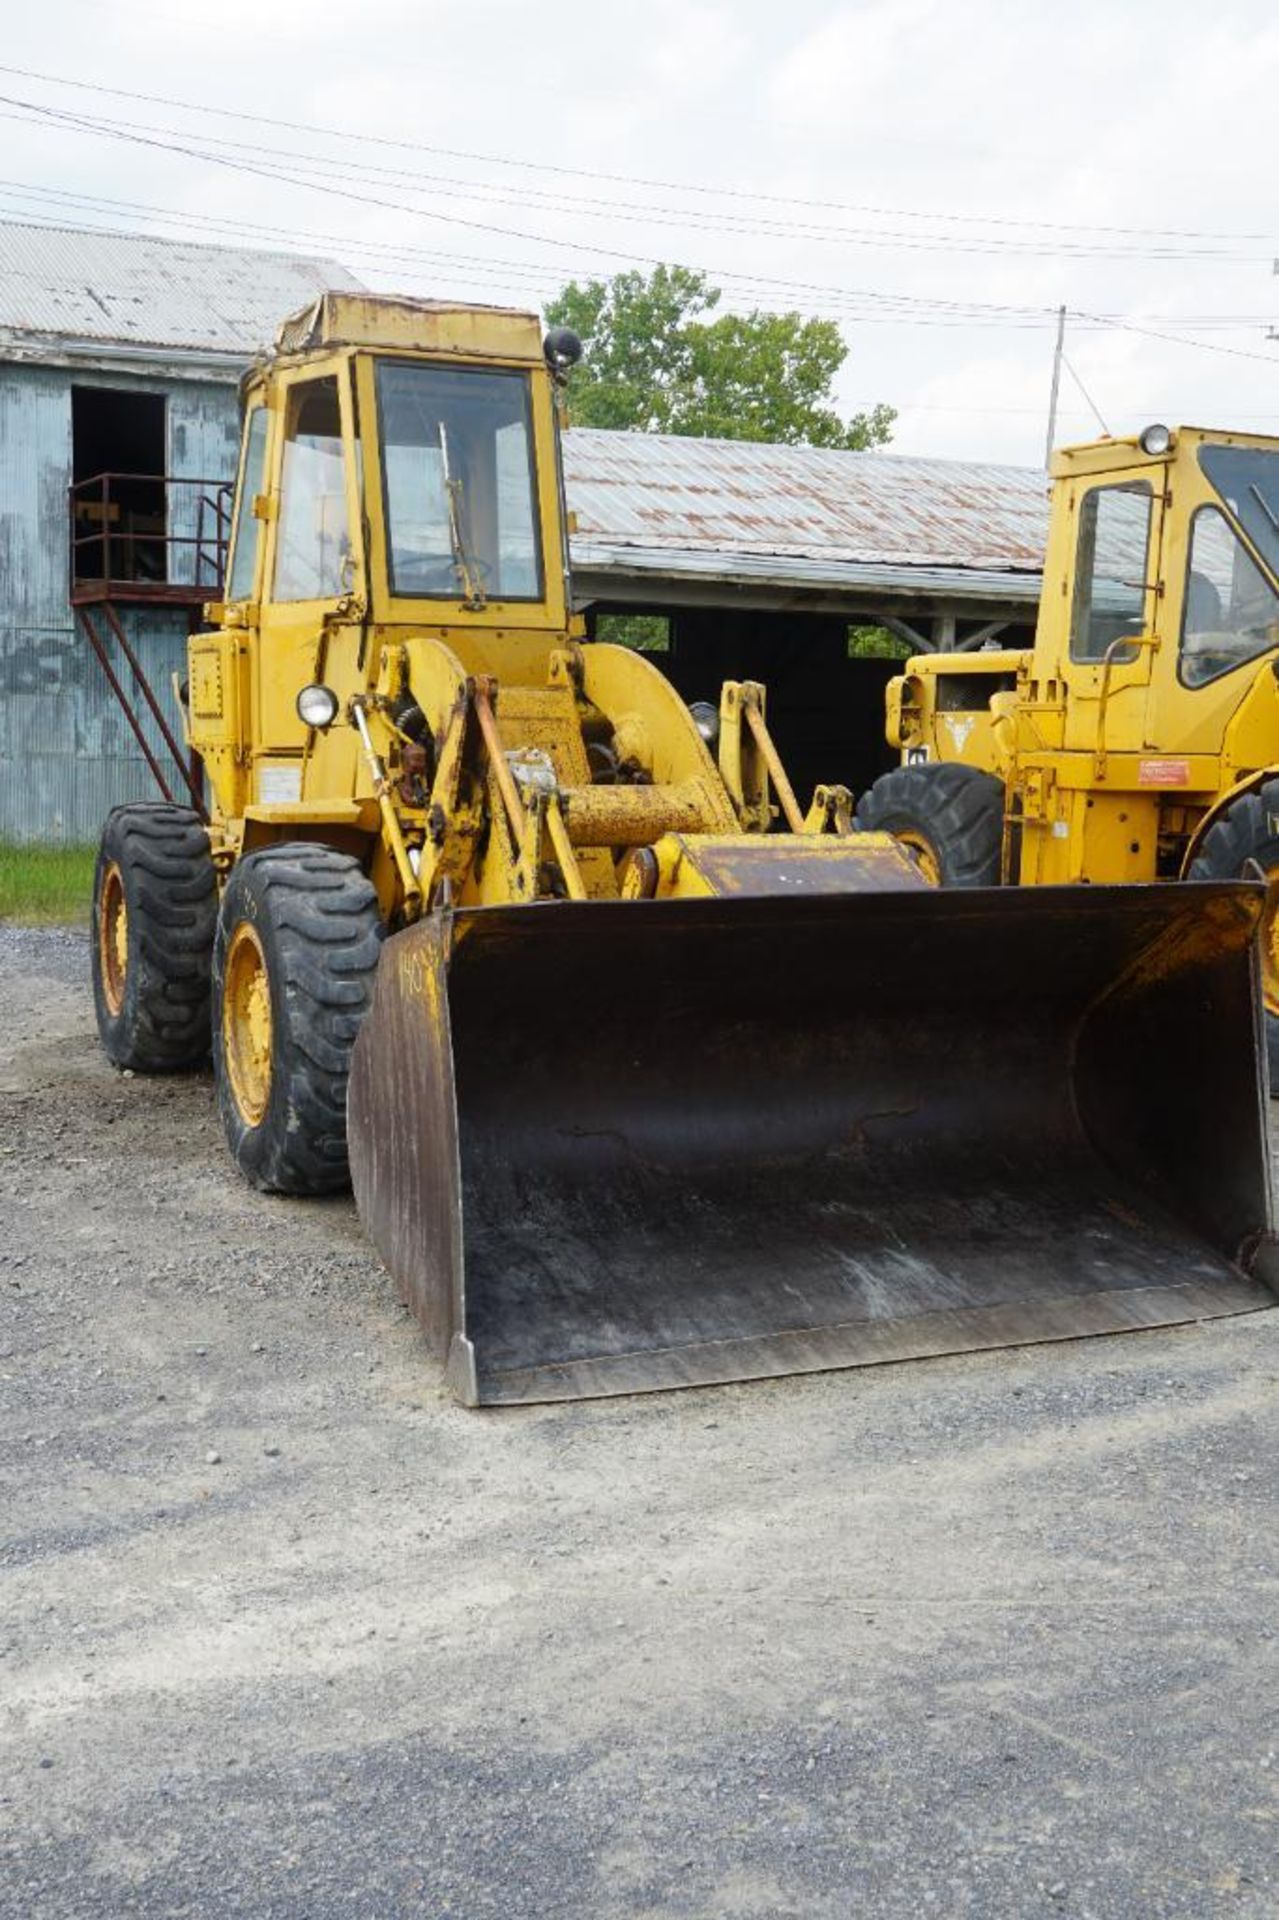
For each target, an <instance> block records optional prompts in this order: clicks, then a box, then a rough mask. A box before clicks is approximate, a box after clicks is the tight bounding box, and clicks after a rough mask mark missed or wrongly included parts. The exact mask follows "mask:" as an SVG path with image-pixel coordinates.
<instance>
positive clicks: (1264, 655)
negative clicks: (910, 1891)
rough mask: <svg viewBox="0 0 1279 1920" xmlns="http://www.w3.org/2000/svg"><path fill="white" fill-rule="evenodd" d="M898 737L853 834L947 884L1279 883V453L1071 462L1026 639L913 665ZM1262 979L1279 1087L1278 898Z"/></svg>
mask: <svg viewBox="0 0 1279 1920" xmlns="http://www.w3.org/2000/svg"><path fill="white" fill-rule="evenodd" d="M888 739H889V743H890V745H892V746H894V747H897V748H900V750H901V754H902V764H901V766H899V767H895V768H893V769H892V770H891V771H890V772H889V773H886V774H884V775H882V776H881V778H880V779H879V780H878V781H876V783H875V785H874V786H873V787H872V788H871V790H870V792H869V793H867V794H866V795H865V796H864V797H863V799H862V800H861V802H860V803H859V805H858V808H857V816H856V817H857V821H858V824H859V825H861V826H863V827H865V828H866V829H867V830H868V831H870V830H873V831H878V832H889V833H895V834H896V835H897V836H898V837H899V838H900V839H901V840H902V841H903V842H904V843H905V844H906V845H907V846H908V847H909V848H910V849H911V850H912V852H913V853H914V855H915V857H916V858H917V860H918V862H919V865H920V868H921V870H922V871H923V872H925V873H926V874H927V875H928V877H929V878H931V879H933V880H936V881H938V882H940V883H941V884H942V885H944V886H961V887H981V886H996V885H999V884H1000V883H1020V884H1023V885H1030V886H1058V885H1062V884H1067V885H1076V884H1079V883H1081V882H1084V883H1090V884H1092V885H1097V884H1098V883H1112V882H1122V881H1155V880H1176V879H1193V880H1228V879H1237V878H1242V877H1249V876H1250V877H1253V878H1255V879H1258V880H1264V881H1266V882H1267V883H1271V882H1279V440H1274V439H1266V438H1263V437H1261V436H1260V435H1256V434H1241V433H1218V432H1205V431H1202V430H1200V429H1198V428H1190V427H1186V428H1181V429H1178V430H1176V431H1173V430H1172V429H1170V428H1168V427H1164V426H1152V427H1148V428H1147V429H1146V430H1145V432H1144V433H1142V434H1141V435H1139V436H1137V437H1134V438H1132V439H1125V440H1101V441H1097V442H1094V443H1091V444H1089V445H1084V446H1077V447H1067V448H1065V449H1063V450H1062V451H1061V452H1059V453H1058V454H1057V455H1056V456H1055V457H1054V459H1053V463H1052V496H1051V510H1050V515H1049V533H1048V549H1047V555H1046V559H1045V567H1044V586H1043V595H1042V599H1041V602H1040V609H1039V621H1038V626H1037V629H1036V633H1035V642H1034V646H1033V647H1030V648H1025V649H1020V648H1015V649H1003V648H1001V647H1000V646H999V645H998V643H997V642H995V643H993V644H988V645H986V646H984V647H982V648H980V649H978V650H976V651H967V652H966V651H962V650H961V651H956V652H948V653H935V654H924V655H920V656H919V657H917V658H915V659H913V660H910V661H908V662H907V664H906V668H905V671H904V672H903V673H902V674H900V675H899V676H898V677H897V678H895V679H894V680H892V681H891V682H890V683H889V688H888ZM1275 897H1276V898H1279V889H1276V890H1275ZM1260 965H1261V977H1262V986H1263V991H1264V1000H1265V1009H1266V1035H1267V1048H1268V1053H1269V1065H1270V1078H1271V1085H1272V1089H1273V1090H1274V1091H1275V1092H1276V1093H1277V1094H1279V922H1277V921H1276V918H1275V914H1274V911H1273V901H1272V906H1271V908H1268V909H1267V910H1266V912H1265V916H1264V922H1263V928H1262V938H1261V943H1260Z"/></svg>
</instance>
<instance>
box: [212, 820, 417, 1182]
mask: <svg viewBox="0 0 1279 1920" xmlns="http://www.w3.org/2000/svg"><path fill="white" fill-rule="evenodd" d="M381 940H382V921H381V916H380V914H379V912H378V905H377V896H376V894H375V893H374V891H373V887H372V885H371V884H370V882H369V881H368V879H367V878H366V877H365V875H364V872H363V870H362V868H361V866H360V863H359V861H358V860H355V859H352V858H351V856H350V855H348V854H344V853H337V852H335V851H334V850H333V849H332V848H331V847H325V846H320V845H313V844H310V843H301V844H290V845H285V846H278V847H265V848H263V849H262V850H261V851H260V852H258V853H250V854H246V855H245V857H244V858H243V859H242V860H240V861H239V863H238V864H237V865H236V866H235V867H234V868H233V870H232V873H231V878H230V880H229V881H228V882H227V886H226V891H225V893H224V894H223V896H222V910H221V913H220V914H219V916H218V931H217V939H216V941H215V943H214V950H213V1073H214V1080H215V1082H216V1084H217V1093H218V1106H219V1109H220V1111H221V1114H222V1123H223V1126H224V1127H225V1129H226V1136H227V1143H228V1145H229V1146H230V1148H231V1152H232V1154H233V1156H234V1158H235V1161H236V1164H237V1166H238V1167H239V1168H240V1171H241V1172H242V1173H243V1174H244V1175H245V1176H246V1178H248V1179H249V1180H251V1181H252V1182H253V1183H254V1185H255V1186H258V1187H262V1188H264V1189H266V1190H267V1191H268V1192H274V1193H298V1194H321V1193H340V1192H342V1191H344V1190H345V1188H346V1187H347V1186H348V1185H349V1183H350V1172H349V1169H348V1165H347V1149H346V1084H347V1077H348V1074H349V1072H350V1065H351V1049H352V1047H353V1046H354V1044H355V1036H356V1034H357V1032H358V1031H359V1027H360V1022H361V1021H362V1020H363V1018H364V1016H365V1014H366V1013H367V1012H368V1009H369V1004H370V1001H371V999H372V994H373V976H374V974H375V972H376V971H377V963H378V954H379V951H380V948H381Z"/></svg>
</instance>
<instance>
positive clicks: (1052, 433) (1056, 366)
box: [1044, 307, 1066, 472]
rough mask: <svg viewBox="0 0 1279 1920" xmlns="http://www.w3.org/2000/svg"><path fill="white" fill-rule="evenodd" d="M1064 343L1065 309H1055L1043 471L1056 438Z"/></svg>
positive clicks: (1049, 458)
mask: <svg viewBox="0 0 1279 1920" xmlns="http://www.w3.org/2000/svg"><path fill="white" fill-rule="evenodd" d="M1065 345H1066V309H1065V307H1058V309H1057V344H1056V346H1055V347H1054V348H1053V383H1052V389H1051V391H1050V393H1049V395H1048V444H1047V446H1046V447H1045V448H1044V471H1045V472H1047V471H1048V469H1049V468H1050V467H1051V466H1052V459H1053V444H1054V442H1055V441H1056V438H1057V396H1058V395H1059V394H1060V392H1061V361H1062V353H1063V350H1064V348H1065Z"/></svg>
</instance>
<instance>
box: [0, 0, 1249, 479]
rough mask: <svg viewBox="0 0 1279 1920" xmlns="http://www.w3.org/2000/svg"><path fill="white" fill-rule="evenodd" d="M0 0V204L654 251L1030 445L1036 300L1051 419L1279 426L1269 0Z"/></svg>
mask: <svg viewBox="0 0 1279 1920" xmlns="http://www.w3.org/2000/svg"><path fill="white" fill-rule="evenodd" d="M5 25H6V33H5V41H4V48H3V59H4V62H5V63H6V69H7V70H5V71H3V72H0V93H3V95H4V96H5V103H4V104H3V105H2V106H0V115H3V129H4V138H5V157H4V165H3V167H0V181H2V184H0V217H3V218H9V219H13V218H20V219H35V220H50V221H55V222H56V223H58V224H65V225H76V224H79V225H93V226H104V227H124V228H128V229H131V230H146V231H151V232H157V233H166V234H170V235H173V236H178V235H181V236H183V237H186V238H190V239H219V238H220V239H223V240H227V241H233V242H234V241H249V242H252V243H254V244H261V245H275V246H286V247H290V248H292V249H295V250H297V251H306V252H326V253H328V254H330V255H332V256H333V257H335V258H338V259H340V260H342V261H343V262H344V263H345V264H346V265H347V266H349V267H350V268H351V269H352V271H354V272H355V273H357V274H359V275H360V276H361V278H363V279H364V280H366V281H367V282H368V284H370V285H372V286H376V287H384V288H400V289H403V290H406V291H417V292H430V293H435V294H441V295H455V296H456V295H461V296H464V297H471V298H479V299H488V300H498V301H501V302H508V301H509V302H514V303H516V304H519V305H537V304H538V303H539V302H541V301H542V300H543V299H545V298H546V297H548V296H549V295H550V294H551V293H553V292H554V291H555V290H556V289H557V288H558V287H560V286H561V285H562V284H563V283H564V282H565V281H566V280H567V279H569V278H571V277H574V276H576V277H582V276H584V275H588V274H592V273H594V274H609V273H612V272H616V271H618V270H620V269H621V268H623V267H625V266H628V265H634V266H639V267H642V268H647V267H648V266H649V265H651V264H652V263H654V262H656V261H658V260H671V261H681V262H684V263H685V264H687V265H690V266H697V267H702V268H704V269H706V270H707V271H708V272H709V273H710V274H711V276H712V278H713V279H715V280H716V282H717V283H718V284H720V285H722V287H723V288H724V293H725V301H726V303H728V304H731V305H733V306H736V307H741V308H749V307H751V306H755V305H759V306H767V307H771V308H781V309H789V308H798V309H799V310H800V311H802V312H806V313H823V314H829V315H831V316H832V317H836V318H838V319H839V321H840V324H841V327H842V329H843V333H844V338H845V340H846V341H847V343H848V347H849V356H848V361H847V364H846V367H845V370H844V373H843V375H842V376H841V382H840V394H839V399H840V402H841V404H842V405H843V407H844V408H845V409H848V410H851V409H852V408H854V407H858V406H862V405H867V404H869V403H871V402H874V401H877V400H886V401H889V402H891V403H892V405H894V406H895V407H897V408H898V409H899V411H900V415H901V418H900V420H899V422H898V426H897V429H896V432H895V435H894V441H893V445H894V447H895V449H896V450H897V451H899V452H906V453H918V454H936V455H948V456H953V457H958V458H964V457H968V458H985V459H996V460H1010V461H1018V462H1024V463H1027V464H1032V463H1037V462H1039V461H1041V460H1042V458H1043V444H1044V433H1045V427H1046V417H1047V400H1048V388H1049V376H1050V370H1051V362H1052V341H1053V332H1054V327H1055V318H1054V310H1055V308H1056V307H1057V306H1058V305H1059V304H1061V303H1064V304H1066V305H1067V306H1068V308H1069V309H1070V310H1071V315H1070V318H1069V320H1068V323H1067V333H1066V351H1067V356H1068V360H1069V363H1070V367H1071V368H1072V369H1073V373H1074V375H1077V376H1078V380H1079V381H1081V382H1082V385H1083V387H1084V388H1085V389H1086V390H1087V393H1088V394H1089V395H1090V396H1091V399H1092V401H1093V402H1094V403H1095V406H1096V409H1097V412H1094V411H1093V410H1092V408H1091V407H1090V405H1089V403H1088V401H1087V400H1085V398H1084V397H1083V395H1082V394H1081V392H1080V389H1079V386H1078V385H1077V384H1076V382H1075V379H1074V378H1073V377H1072V374H1071V372H1070V371H1067V373H1066V374H1065V376H1064V383H1063V391H1062V406H1061V416H1060V420H1061V430H1060V432H1059V435H1058V438H1059V439H1062V440H1066V439H1071V438H1074V439H1081V438H1088V437H1090V436H1091V435H1092V434H1093V433H1094V432H1096V431H1098V430H1099V429H1098V425H1097V419H1098V413H1099V414H1100V417H1101V419H1102V420H1104V422H1105V424H1106V426H1107V427H1108V428H1109V429H1110V430H1111V431H1113V432H1126V431H1131V430H1133V429H1134V428H1136V427H1139V426H1141V425H1142V424H1144V423H1145V422H1146V421H1147V420H1149V419H1152V418H1163V419H1167V420H1170V421H1174V422H1175V421H1183V422H1190V423H1195V424H1210V425H1221V426H1239V427H1254V428H1256V429H1257V430H1258V431H1268V432H1275V433H1279V340H1275V341H1271V340H1269V339H1268V337H1267V336H1268V333H1269V332H1270V330H1271V329H1272V328H1273V329H1274V330H1276V331H1279V279H1276V278H1275V275H1274V271H1273V268H1274V261H1275V257H1276V256H1277V255H1279V209H1277V208H1276V176H1277V173H1279V168H1277V166H1276V160H1277V159H1279V140H1277V139H1276V135H1275V130H1274V129H1275V123H1276V101H1277V100H1279V13H1277V12H1276V9H1275V7H1274V5H1273V0H1271V4H1264V3H1263V0H1217V3H1216V4H1214V5H1211V6H1206V5H1204V4H1202V0H1199V3H1198V4H1189V3H1188V0H1128V4H1123V3H1122V0H1074V4H1072V5H1071V6H1069V7H1063V6H1061V5H1058V4H1048V3H1047V0H1021V4H1019V5H1016V6H1013V5H1009V4H1007V0H1004V3H1003V4H997V0H963V3H961V4H945V3H944V0H872V3H871V4H845V5H833V4H825V3H823V0H790V4H788V5H778V4H777V0H740V3H739V4H734V5H719V4H699V0H647V4H645V5H643V6H635V7H630V6H613V7H609V6H608V5H607V4H606V0H591V4H582V3H581V0H558V3H556V0H536V3H534V0H526V3H525V4H519V3H517V0H466V3H465V4H463V3H462V0H362V4H360V5H359V6H356V7H338V6H336V5H333V4H330V5H328V6H316V5H315V4H314V0H265V3H264V0H220V4H219V5H217V6H215V7H194V6H191V5H186V6H183V7H181V8H176V7H175V8H167V7H164V6H161V5H159V4H158V0H44V4H41V5H39V6H28V7H25V8H21V9H19V8H16V7H10V8H8V9H6V21H5ZM13 68H26V69H29V70H30V72H31V73H38V74H41V75H45V76H51V77H50V78H44V79H35V78H31V77H29V75H24V74H21V73H16V72H14V71H12V70H11V69H13ZM53 77H56V78H57V80H58V81H60V82H62V83H65V82H68V81H78V82H81V83H92V86H93V87H94V88H96V89H105V88H115V89H121V90H122V91H121V92H109V91H100V90H99V91H93V90H88V89H87V88H86V87H85V86H83V85H81V86H70V85H67V84H55V81H54V78H53ZM130 94H132V95H137V94H149V95H152V96H157V98H154V99H151V100H142V99H138V98H131V97H128V96H129V95H130ZM167 102H179V103H192V102H198V103H199V105H198V106H197V107H192V106H191V105H190V104H187V105H174V104H167ZM215 109H221V110H222V111H220V112H219V111H215ZM233 116H241V117H233ZM253 116H260V117H259V118H255V117H253ZM267 120H276V121H288V122H292V123H294V124H293V125H292V126H284V125H274V126H273V125H269V124H265V121H267ZM89 123H93V124H92V125H91V124H89ZM356 136H362V137H356ZM179 149H185V151H181V150H179ZM282 176H284V177H282ZM147 210H149V211H147ZM1083 316H1090V317H1087V318H1085V317H1083ZM1103 322H1104V324H1103Z"/></svg>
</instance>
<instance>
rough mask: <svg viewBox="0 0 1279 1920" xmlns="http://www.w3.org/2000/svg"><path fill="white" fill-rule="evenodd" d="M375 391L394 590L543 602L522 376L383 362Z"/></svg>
mask: <svg viewBox="0 0 1279 1920" xmlns="http://www.w3.org/2000/svg"><path fill="white" fill-rule="evenodd" d="M377 397H378V417H379V426H380V432H381V446H382V479H383V492H384V495H385V499H386V521H387V556H388V569H389V573H390V589H391V592H392V593H393V594H395V595H398V596H400V597H402V598H411V599H421V600H439V599H457V598H461V599H462V600H463V601H464V602H465V603H466V604H467V605H469V606H472V607H479V606H482V605H483V604H484V603H485V601H487V600H489V599H494V600H537V599H540V598H541V592H542V567H541V554H540V552H539V548H538V540H537V524H538V521H537V493H536V484H535V471H534V464H533V433H532V425H531V420H530V410H529V383H528V380H527V378H526V377H525V375H523V374H521V373H506V372H494V371H485V372H481V371H478V370H474V371H473V370H472V369H470V368H467V367H438V366H426V365H422V364H420V363H415V362H413V361H405V360H381V361H379V362H378V367H377Z"/></svg>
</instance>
